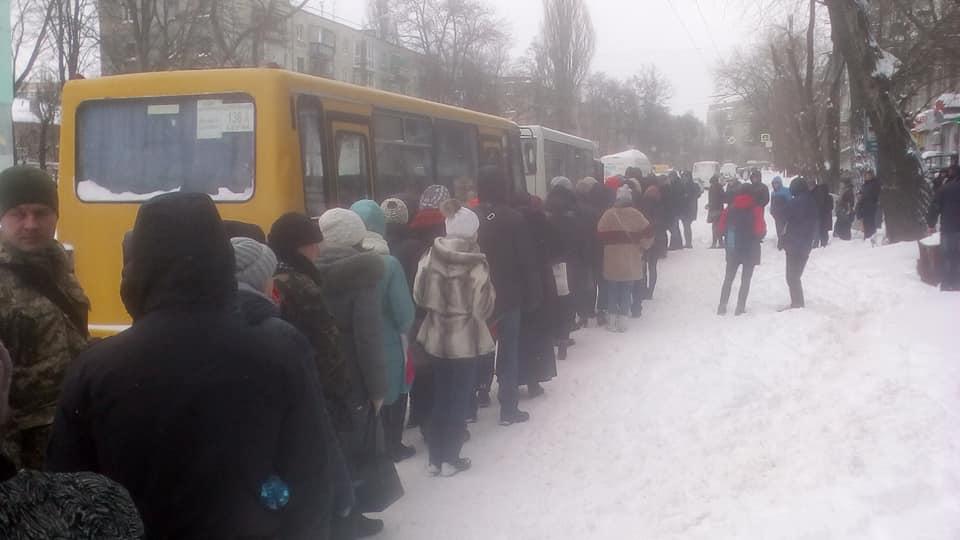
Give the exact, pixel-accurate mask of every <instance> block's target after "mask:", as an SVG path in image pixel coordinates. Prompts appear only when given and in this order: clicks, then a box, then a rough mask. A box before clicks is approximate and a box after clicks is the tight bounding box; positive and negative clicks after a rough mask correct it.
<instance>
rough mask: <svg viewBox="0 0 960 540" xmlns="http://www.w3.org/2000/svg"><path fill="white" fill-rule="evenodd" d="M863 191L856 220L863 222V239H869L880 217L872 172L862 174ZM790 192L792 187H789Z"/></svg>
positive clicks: (875, 181) (878, 200)
mask: <svg viewBox="0 0 960 540" xmlns="http://www.w3.org/2000/svg"><path fill="white" fill-rule="evenodd" d="M864 179H865V180H864V182H863V189H862V190H861V191H860V200H859V201H858V202H857V208H856V211H857V212H856V213H857V219H860V220H862V221H863V237H864V238H866V239H870V238H871V237H873V235H874V234H876V233H877V228H878V226H879V224H878V223H877V221H878V218H879V216H880V189H881V186H880V180H879V179H877V176H876V175H875V174H874V172H873V171H872V170H869V169H868V170H867V171H866V172H865V173H864ZM791 190H792V186H791Z"/></svg>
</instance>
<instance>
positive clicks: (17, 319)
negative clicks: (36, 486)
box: [0, 166, 90, 469]
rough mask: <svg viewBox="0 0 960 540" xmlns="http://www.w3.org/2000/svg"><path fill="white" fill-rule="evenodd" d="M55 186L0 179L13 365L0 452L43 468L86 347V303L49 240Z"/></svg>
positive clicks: (0, 314)
mask: <svg viewBox="0 0 960 540" xmlns="http://www.w3.org/2000/svg"><path fill="white" fill-rule="evenodd" d="M58 213H59V200H58V197H57V185H56V183H54V181H53V179H51V178H50V176H49V175H48V174H47V173H46V172H44V171H42V170H40V169H37V168H33V167H26V166H18V167H11V168H9V169H7V170H5V171H3V173H0V341H2V342H3V343H5V344H6V346H7V348H8V349H9V351H10V356H11V358H12V360H13V379H12V380H13V383H12V388H11V392H10V405H11V407H12V409H13V416H12V418H10V425H9V426H8V429H7V430H5V432H4V436H3V438H0V448H2V450H3V451H4V452H5V453H6V454H7V455H8V456H9V457H10V459H12V460H13V462H14V463H15V464H16V465H17V466H18V467H23V468H28V469H42V468H43V457H44V453H45V452H46V448H47V440H48V438H49V437H50V429H51V427H50V426H51V424H53V417H54V412H55V411H56V406H57V398H58V397H59V395H60V387H61V385H62V384H63V380H64V377H65V376H66V373H67V367H68V366H69V365H70V364H71V362H73V360H74V358H76V357H77V355H79V354H80V353H81V352H83V351H84V350H85V349H86V348H87V337H88V333H87V313H88V312H89V311H90V301H89V300H88V299H87V296H86V295H85V294H84V292H83V289H82V288H81V287H80V283H79V282H78V281H77V278H76V277H75V276H74V274H73V268H72V266H71V263H70V260H69V259H68V258H67V253H66V251H64V249H63V246H61V245H60V243H59V242H57V241H56V239H55V233H56V230H57V221H58Z"/></svg>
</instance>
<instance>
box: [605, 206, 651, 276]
mask: <svg viewBox="0 0 960 540" xmlns="http://www.w3.org/2000/svg"><path fill="white" fill-rule="evenodd" d="M597 237H598V238H599V239H600V243H602V244H603V278H604V279H606V280H607V281H638V280H640V279H642V278H643V277H644V269H643V252H644V251H645V250H647V249H650V247H651V246H652V245H653V240H654V230H653V225H652V224H651V223H650V221H648V220H647V218H646V217H644V215H643V213H641V212H640V211H639V210H637V209H636V208H632V207H629V206H623V207H613V208H611V209H609V210H607V211H606V212H604V214H603V217H601V218H600V223H599V224H598V225H597Z"/></svg>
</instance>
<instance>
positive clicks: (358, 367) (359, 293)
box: [316, 247, 387, 404]
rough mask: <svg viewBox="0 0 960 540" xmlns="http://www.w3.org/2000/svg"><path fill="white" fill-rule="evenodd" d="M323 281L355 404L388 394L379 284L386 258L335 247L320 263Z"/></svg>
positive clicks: (325, 253) (323, 254)
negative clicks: (338, 333) (335, 323)
mask: <svg viewBox="0 0 960 540" xmlns="http://www.w3.org/2000/svg"><path fill="white" fill-rule="evenodd" d="M316 266H317V269H318V270H319V271H320V275H321V277H322V278H323V299H324V302H325V303H326V304H327V309H328V310H330V314H331V315H332V316H333V318H334V319H336V322H337V329H338V330H340V334H341V335H340V340H339V343H338V347H339V349H340V354H341V356H342V357H343V360H344V362H345V363H346V364H347V370H348V371H349V372H350V380H351V385H350V386H351V392H350V394H351V395H350V397H349V399H350V400H351V401H352V402H353V403H354V404H361V403H366V402H369V401H376V400H379V399H383V398H384V397H385V396H386V395H387V370H386V364H385V362H384V358H383V336H382V327H383V325H382V320H381V319H382V313H381V299H380V293H379V291H378V290H377V284H378V283H379V282H380V278H381V277H383V273H384V266H383V259H382V258H381V257H380V255H377V254H376V253H360V252H358V251H357V250H355V249H352V248H340V247H331V248H327V249H325V250H324V251H323V253H321V254H320V258H319V259H317V262H316Z"/></svg>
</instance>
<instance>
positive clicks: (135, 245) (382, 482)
mask: <svg viewBox="0 0 960 540" xmlns="http://www.w3.org/2000/svg"><path fill="white" fill-rule="evenodd" d="M551 186H552V187H551V191H550V193H549V195H548V196H547V198H546V200H545V201H541V200H539V199H537V198H536V197H532V196H529V195H526V194H511V193H510V192H508V190H507V189H506V182H505V181H504V178H503V177H502V176H501V173H500V171H499V170H497V169H492V168H485V169H482V170H481V172H480V175H479V178H478V186H477V187H478V189H477V193H478V197H477V199H475V200H472V201H463V202H461V201H458V200H455V199H453V198H452V197H451V194H450V192H449V190H448V189H447V188H446V187H444V186H440V185H434V186H429V187H428V188H427V189H426V190H425V191H424V192H423V193H422V194H420V196H419V197H414V196H411V195H409V194H398V195H397V196H395V197H391V198H388V199H386V200H384V201H383V202H382V203H381V204H377V203H376V202H374V201H370V200H362V201H359V202H357V203H355V204H354V205H353V206H352V207H351V208H349V209H345V208H333V209H330V210H328V211H326V212H325V213H324V214H323V215H321V216H319V218H318V219H311V218H310V217H308V216H306V215H304V214H301V213H296V212H293V213H287V214H284V215H282V216H280V217H279V218H278V219H277V220H276V221H275V222H274V223H273V224H272V226H271V227H270V229H269V231H267V232H265V231H263V230H262V229H261V228H260V227H258V226H256V225H253V224H250V223H242V222H234V221H225V220H223V219H221V218H220V216H219V213H218V211H217V208H216V206H215V205H214V203H213V201H212V200H211V199H210V197H209V196H207V195H203V194H189V193H174V194H167V195H161V196H158V197H155V198H153V199H151V200H150V201H147V202H145V203H144V204H143V205H142V206H141V207H140V210H139V212H138V214H137V218H136V221H135V224H134V227H133V229H132V230H131V231H130V232H128V233H127V234H126V235H125V236H124V238H123V239H122V242H120V243H119V244H120V246H119V247H120V248H121V249H122V252H123V265H124V266H123V272H122V283H121V286H120V298H121V299H122V301H123V304H124V306H125V307H126V309H127V311H128V312H129V314H130V316H131V318H132V320H133V323H132V325H131V327H130V328H129V329H127V330H125V331H122V332H120V333H119V334H118V335H116V336H114V337H112V338H109V339H106V340H102V341H99V342H96V343H92V342H91V340H90V338H89V336H88V334H87V324H86V316H87V313H88V311H89V308H90V304H89V302H88V301H87V299H86V296H85V295H84V293H83V290H82V289H81V287H80V285H79V283H78V282H77V280H76V279H75V277H74V276H73V273H72V270H71V267H70V262H69V259H68V257H67V254H66V252H65V251H64V249H63V247H62V246H61V245H60V244H59V243H57V241H56V240H55V238H54V231H55V230H56V224H57V218H58V201H57V192H56V186H55V184H54V182H53V181H52V180H51V179H50V178H49V176H47V175H46V174H45V173H43V172H41V171H39V170H37V169H30V168H26V167H16V168H13V169H9V170H7V171H4V172H3V173H2V175H0V215H2V229H0V234H2V242H0V298H2V300H3V301H2V302H0V343H2V344H3V346H4V348H2V349H0V353H2V354H0V360H5V359H7V358H9V359H10V361H9V362H4V363H3V364H2V365H0V368H3V369H0V390H4V393H3V394H2V395H0V398H3V399H0V405H3V409H2V410H0V412H2V413H3V414H2V416H0V418H7V417H9V422H0V426H2V428H0V429H2V430H0V435H2V437H3V438H2V440H3V452H2V455H3V456H4V457H3V460H2V463H0V465H3V467H0V469H3V470H2V471H0V472H2V473H3V475H4V476H3V478H2V480H4V481H3V483H2V484H0V494H4V495H9V496H10V497H14V498H15V497H17V496H18V494H19V493H20V491H22V484H23V482H25V481H29V482H31V486H41V487H42V488H43V489H49V490H50V497H60V496H61V493H62V494H63V495H62V497H63V498H64V502H63V503H62V504H63V506H62V507H63V508H68V509H69V508H79V509H78V510H75V511H76V512H80V513H83V514H84V516H85V519H83V520H74V521H72V522H71V523H66V522H65V521H64V520H63V519H61V518H62V516H60V517H58V516H39V517H38V516H37V515H33V514H31V512H43V511H44V508H45V507H44V508H40V507H36V505H33V506H31V504H29V500H34V499H29V498H28V499H29V500H27V499H24V500H22V501H20V502H22V503H23V504H9V505H8V504H5V506H4V508H2V509H0V528H3V527H14V528H17V527H19V528H23V527H27V528H31V527H32V528H33V529H34V530H32V531H31V532H30V534H32V535H33V536H30V534H26V533H24V534H23V535H22V536H21V537H25V538H31V537H37V538H45V537H50V536H51V535H52V536H63V535H64V534H63V530H64V528H65V527H87V529H89V530H90V531H109V532H107V533H102V534H101V533H99V532H96V533H91V534H93V536H96V537H116V538H139V537H142V536H144V535H146V536H148V537H160V538H188V537H193V538H199V537H203V538H241V537H243V538H332V539H343V538H348V539H352V538H362V537H367V536H370V535H373V534H376V533H377V532H379V531H380V530H382V529H383V527H384V524H383V522H382V521H380V520H377V519H371V518H369V517H367V516H366V515H365V514H366V513H371V512H379V511H382V510H384V509H385V508H386V507H388V506H389V505H390V504H392V503H393V502H395V501H396V500H397V498H399V497H400V496H402V486H401V485H400V484H399V478H398V477H397V475H396V470H395V469H394V468H393V465H392V464H393V463H395V462H397V461H401V460H404V459H408V458H410V457H411V456H413V455H414V454H415V453H416V450H415V448H414V447H412V446H407V445H405V444H404V443H403V435H404V430H405V428H408V427H410V425H413V426H419V427H420V429H421V433H422V435H423V438H424V440H425V443H426V449H427V456H426V462H427V464H428V467H427V471H428V473H429V474H430V475H434V476H453V475H456V474H458V473H461V472H463V471H466V470H468V469H469V468H470V467H471V461H470V459H469V458H468V457H466V456H463V455H462V454H461V451H462V448H463V444H464V442H465V441H466V440H468V439H469V431H468V429H467V422H468V421H476V417H477V409H478V408H481V407H486V406H490V405H491V399H490V391H491V388H492V386H493V379H494V377H496V380H497V381H498V394H497V396H496V397H497V401H498V402H499V423H500V425H501V426H511V425H514V424H518V423H523V422H527V421H529V420H530V415H529V414H528V413H527V412H526V411H523V410H521V408H520V395H521V391H522V388H523V387H525V388H526V395H527V396H528V397H529V398H535V397H537V396H539V395H542V394H543V393H544V392H545V389H544V388H543V386H542V385H543V383H546V382H547V381H549V380H551V379H552V378H554V377H556V375H557V361H558V360H563V359H565V358H566V356H567V354H568V349H570V348H571V347H573V346H575V344H576V341H575V340H574V339H573V338H572V337H571V333H572V332H574V331H575V330H576V329H578V328H580V327H582V326H585V325H590V324H594V325H603V326H606V327H607V329H608V330H610V331H612V332H622V331H624V330H625V329H626V327H627V320H628V319H629V318H636V317H640V315H641V311H642V310H641V303H642V301H643V300H645V299H648V298H651V297H652V293H653V288H654V286H655V281H656V271H655V269H656V266H657V265H656V261H657V259H659V258H660V257H662V256H663V255H664V254H665V253H666V250H667V246H668V244H667V233H668V230H669V229H670V228H671V227H673V223H674V222H676V223H679V222H680V221H681V220H683V219H685V218H684V216H681V215H679V214H676V213H670V214H658V213H657V210H658V207H659V205H658V203H659V201H660V200H662V198H663V193H664V192H667V193H669V187H668V184H667V183H663V184H661V183H659V182H656V181H651V180H650V179H643V180H640V179H631V180H630V181H626V180H624V179H622V178H612V179H608V181H607V182H605V183H600V182H598V181H597V180H595V179H593V178H584V179H582V180H579V181H577V182H576V183H574V182H573V181H571V180H569V179H567V178H564V177H557V178H555V179H554V180H553V181H552V182H551ZM661 190H662V191H661ZM644 212H649V213H650V217H647V216H646V215H645V214H644ZM675 218H676V219H675ZM687 240H689V234H688V237H687ZM651 269H652V271H651ZM651 274H652V275H651ZM8 351H9V353H8ZM7 381H10V382H9V383H7ZM8 387H9V388H10V391H9V400H7V399H6V395H7V393H6V388H8ZM8 401H9V404H10V405H11V406H12V407H7V406H6V405H7V402H8ZM408 403H409V404H410V407H409V411H408V407H407V404H408ZM408 415H409V423H408V422H407V418H408ZM17 471H20V472H17ZM41 471H45V472H41ZM41 479H42V481H41ZM78 485H82V486H87V487H89V490H88V492H87V493H85V494H84V493H79V492H78V490H77V489H75V487H76V486H78ZM71 486H74V487H71ZM93 495H97V497H94V496H93ZM6 502H7V501H5V503H6ZM83 505H94V507H95V506H96V505H107V507H106V508H103V509H87V508H86V507H85V506H83ZM27 524H29V525H27ZM87 529H84V530H87ZM16 530H18V531H19V530H20V529H16Z"/></svg>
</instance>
